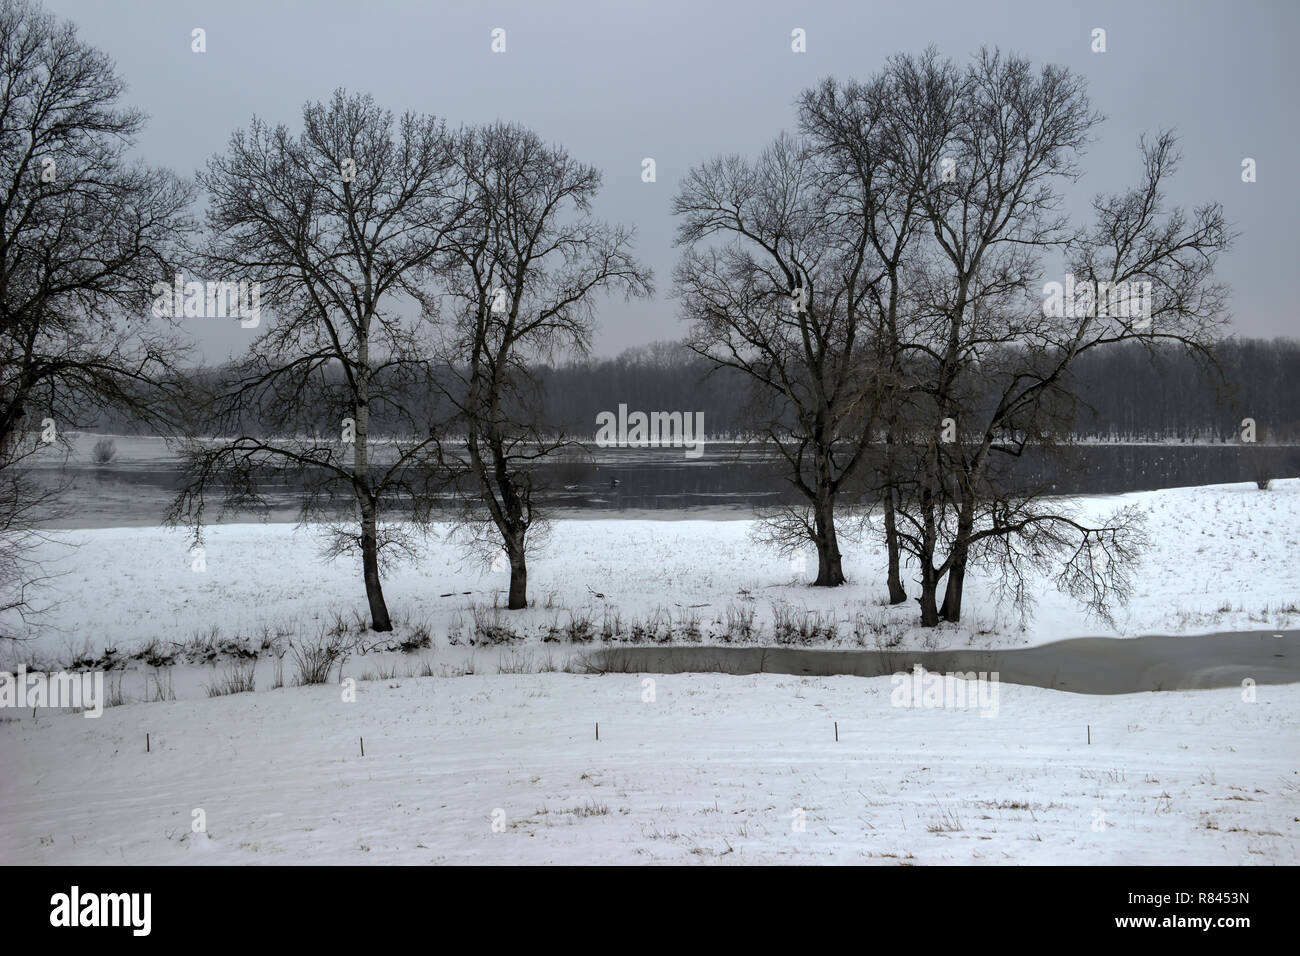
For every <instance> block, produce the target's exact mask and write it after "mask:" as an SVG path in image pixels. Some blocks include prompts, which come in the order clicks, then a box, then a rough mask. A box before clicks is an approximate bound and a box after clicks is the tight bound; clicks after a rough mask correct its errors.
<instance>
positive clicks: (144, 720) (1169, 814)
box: [0, 674, 1300, 864]
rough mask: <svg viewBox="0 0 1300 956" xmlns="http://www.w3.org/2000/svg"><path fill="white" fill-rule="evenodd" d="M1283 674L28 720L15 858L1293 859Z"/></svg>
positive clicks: (764, 683)
mask: <svg viewBox="0 0 1300 956" xmlns="http://www.w3.org/2000/svg"><path fill="white" fill-rule="evenodd" d="M647 680H650V681H652V683H650V684H647V683H646V681H647ZM1256 693H1257V697H1256V700H1255V701H1254V702H1248V701H1247V700H1244V699H1243V694H1242V692H1241V691H1239V690H1209V691H1192V692H1174V693H1162V694H1134V695H1128V696H1122V697H1086V696H1082V695H1074V694H1062V693H1059V692H1054V691H1048V690H1040V689H1037V688H1031V687H1019V686H1014V685H1006V684H1004V685H1002V686H1001V688H1000V695H999V697H1000V700H999V707H998V711H997V716H995V717H988V718H986V717H983V716H981V714H980V712H979V711H977V710H974V709H970V710H964V709H947V710H944V709H924V708H916V709H909V708H905V707H897V706H892V705H891V683H890V679H889V678H871V679H862V678H853V677H819V678H799V677H787V676H780V675H756V676H748V677H730V676H722V675H698V674H696V675H691V674H682V675H676V676H671V677H669V676H658V677H649V678H647V677H646V676H644V675H635V674H626V675H605V676H589V677H583V676H575V675H569V674H543V675H527V676H524V675H518V676H492V677H484V676H470V677H461V678H454V679H439V678H425V679H406V680H386V681H374V682H361V683H359V684H358V685H357V695H356V700H355V702H352V703H347V702H344V701H343V700H342V696H343V695H342V694H341V693H340V689H339V688H338V687H335V686H318V687H310V688H286V689H281V690H275V691H269V692H265V693H261V692H259V693H256V694H237V695H233V696H229V697H220V698H216V699H212V700H195V701H173V702H167V703H156V704H147V705H146V704H139V705H130V706H124V707H114V708H111V709H110V710H108V711H107V712H106V713H105V714H104V716H103V717H101V718H99V719H97V720H88V719H84V718H82V717H79V716H72V715H61V716H53V717H42V718H39V719H38V720H36V721H31V720H23V721H13V720H10V721H4V722H0V761H3V765H4V767H5V773H4V775H3V776H0V861H3V862H5V863H11V864H13V863H61V864H121V863H127V864H145V863H160V864H178V863H204V864H213V863H216V864H224V863H304V862H305V863H352V864H355V863H436V862H451V863H471V862H472V863H565V864H570V863H594V862H618V863H656V862H667V863H680V862H694V861H701V862H719V863H760V862H788V863H814V862H841V863H884V864H910V863H1138V864H1158V863H1172V864H1214V863H1222V864H1251V863H1289V862H1293V861H1294V860H1295V858H1296V855H1297V853H1298V852H1300V823H1298V822H1297V818H1300V685H1282V686H1275V687H1259V688H1257V691H1256ZM597 722H599V724H600V739H599V740H597V739H596V734H595V725H596V723H597ZM836 722H838V727H839V740H838V741H836V739H835V723H836ZM146 733H148V734H149V735H150V752H148V753H146V751H145V734H146ZM1089 734H1090V735H1091V743H1089V742H1088V739H1089ZM362 739H364V746H365V756H364V757H363V756H361V752H360V751H361V741H362ZM196 811H202V815H201V817H200V816H199V815H197V814H196ZM196 819H202V820H203V822H204V823H205V825H206V832H205V833H195V832H193V826H194V821H195V820H196ZM494 823H495V824H496V825H495V827H494Z"/></svg>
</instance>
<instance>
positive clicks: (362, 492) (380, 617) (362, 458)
mask: <svg viewBox="0 0 1300 956" xmlns="http://www.w3.org/2000/svg"><path fill="white" fill-rule="evenodd" d="M357 365H358V367H359V371H358V375H357V396H356V397H357V419H356V421H355V422H354V423H353V424H354V425H355V426H356V435H355V444H354V445H353V449H352V466H353V473H354V475H355V480H356V483H357V487H358V497H359V498H360V503H361V564H362V569H363V573H364V575H365V579H366V600H368V601H369V602H370V627H371V629H372V630H376V631H391V630H392V629H393V622H392V619H390V618H389V616H388V605H387V604H386V603H384V589H383V586H382V585H381V584H380V583H379V518H378V512H379V505H378V503H377V502H376V501H375V496H374V494H373V493H372V492H371V488H370V341H369V338H368V336H367V335H366V332H365V330H364V329H363V331H362V332H361V334H360V335H359V336H358V342H357Z"/></svg>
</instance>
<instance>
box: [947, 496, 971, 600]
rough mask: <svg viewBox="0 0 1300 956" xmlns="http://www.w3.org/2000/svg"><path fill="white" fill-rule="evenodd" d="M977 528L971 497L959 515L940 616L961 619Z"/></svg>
mask: <svg viewBox="0 0 1300 956" xmlns="http://www.w3.org/2000/svg"><path fill="white" fill-rule="evenodd" d="M974 530H975V506H974V504H973V503H972V502H970V500H969V498H968V500H967V502H966V503H963V505H962V509H961V513H960V514H959V515H958V517H957V536H956V538H955V539H954V540H953V543H952V555H951V557H952V560H951V562H950V563H949V565H948V586H947V588H946V590H945V591H944V595H943V606H942V607H941V608H939V616H940V617H942V618H943V619H944V620H945V621H952V622H954V623H956V622H957V621H960V620H961V596H962V589H963V588H964V587H965V585H966V563H967V561H968V560H969V559H970V538H971V533H972V532H973V531H974Z"/></svg>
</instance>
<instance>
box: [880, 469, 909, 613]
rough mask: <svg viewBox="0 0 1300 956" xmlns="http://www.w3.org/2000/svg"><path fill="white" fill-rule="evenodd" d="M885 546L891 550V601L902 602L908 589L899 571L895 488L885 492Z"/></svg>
mask: <svg viewBox="0 0 1300 956" xmlns="http://www.w3.org/2000/svg"><path fill="white" fill-rule="evenodd" d="M885 547H886V548H887V550H888V551H889V603H890V604H902V603H903V602H904V601H906V600H907V590H906V589H905V588H904V587H903V578H902V574H901V573H900V571H899V565H900V561H901V558H900V549H899V546H898V518H897V516H896V515H895V513H894V489H893V488H890V489H889V490H888V491H887V492H886V494H885Z"/></svg>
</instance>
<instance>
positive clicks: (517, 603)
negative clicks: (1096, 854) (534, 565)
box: [506, 542, 528, 611]
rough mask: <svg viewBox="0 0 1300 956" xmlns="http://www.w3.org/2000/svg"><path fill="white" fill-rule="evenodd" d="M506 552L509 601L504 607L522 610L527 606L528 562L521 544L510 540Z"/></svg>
mask: <svg viewBox="0 0 1300 956" xmlns="http://www.w3.org/2000/svg"><path fill="white" fill-rule="evenodd" d="M506 553H507V554H508V555H509V556H510V601H509V603H508V604H507V605H506V607H507V608H508V609H509V610H511V611H522V610H523V609H524V608H526V607H528V563H527V560H526V559H525V557H524V548H523V545H522V544H515V543H514V542H510V543H508V544H507V546H506Z"/></svg>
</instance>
